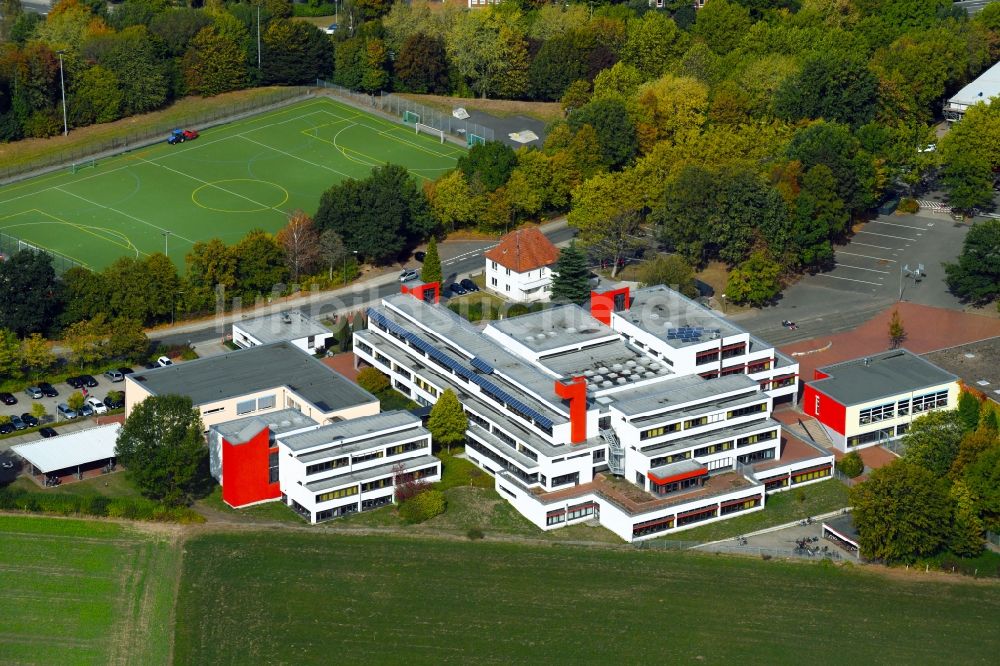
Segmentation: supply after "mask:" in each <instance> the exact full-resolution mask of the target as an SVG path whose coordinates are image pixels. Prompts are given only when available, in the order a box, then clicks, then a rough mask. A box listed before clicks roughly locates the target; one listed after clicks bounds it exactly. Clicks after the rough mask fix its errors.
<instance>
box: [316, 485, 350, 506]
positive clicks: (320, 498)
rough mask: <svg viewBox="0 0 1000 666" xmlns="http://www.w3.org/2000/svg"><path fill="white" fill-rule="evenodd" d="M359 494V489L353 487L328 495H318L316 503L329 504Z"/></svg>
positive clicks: (332, 491) (333, 491)
mask: <svg viewBox="0 0 1000 666" xmlns="http://www.w3.org/2000/svg"><path fill="white" fill-rule="evenodd" d="M357 494H358V487H357V486H351V487H350V488H340V489H338V490H331V491H330V492H328V493H320V494H319V495H316V503H317V504H319V503H320V502H329V501H330V500H335V499H340V498H342V497H350V496H351V495H357Z"/></svg>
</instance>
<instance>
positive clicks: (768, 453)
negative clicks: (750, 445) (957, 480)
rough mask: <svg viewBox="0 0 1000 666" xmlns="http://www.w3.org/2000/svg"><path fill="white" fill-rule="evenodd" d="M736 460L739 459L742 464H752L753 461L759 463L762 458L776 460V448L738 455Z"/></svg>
mask: <svg viewBox="0 0 1000 666" xmlns="http://www.w3.org/2000/svg"><path fill="white" fill-rule="evenodd" d="M736 460H737V461H739V463H740V464H741V465H751V464H753V463H757V462H760V461H762V460H774V449H764V450H763V451H754V452H753V453H748V454H746V455H742V456H737V458H736Z"/></svg>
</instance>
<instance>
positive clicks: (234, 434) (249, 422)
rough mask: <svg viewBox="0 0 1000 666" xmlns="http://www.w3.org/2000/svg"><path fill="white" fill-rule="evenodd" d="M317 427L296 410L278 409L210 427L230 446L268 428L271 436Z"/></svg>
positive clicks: (240, 442)
mask: <svg viewBox="0 0 1000 666" xmlns="http://www.w3.org/2000/svg"><path fill="white" fill-rule="evenodd" d="M316 425H319V423H317V422H316V421H314V420H313V419H311V418H309V417H308V416H306V415H305V414H303V413H302V412H300V411H298V410H297V409H279V410H278V411H276V412H269V413H267V414H256V415H254V416H245V417H243V418H241V419H233V420H232V421H226V422H225V423H219V424H216V425H214V426H212V428H213V429H215V430H218V431H219V434H221V435H222V436H223V437H225V438H226V441H227V442H229V443H230V444H243V443H245V442H247V441H249V440H250V439H251V438H252V437H254V436H255V435H256V434H257V433H259V432H260V431H261V430H263V429H264V428H269V429H270V430H271V434H272V435H281V434H282V433H286V432H291V431H293V430H299V429H300V428H308V427H310V426H316Z"/></svg>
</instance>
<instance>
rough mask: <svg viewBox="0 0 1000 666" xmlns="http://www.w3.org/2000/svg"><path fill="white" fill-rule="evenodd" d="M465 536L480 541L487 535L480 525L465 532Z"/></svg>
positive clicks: (470, 539)
mask: <svg viewBox="0 0 1000 666" xmlns="http://www.w3.org/2000/svg"><path fill="white" fill-rule="evenodd" d="M465 536H466V537H468V538H469V541H478V540H479V539H482V538H483V537H485V536H486V535H485V534H483V531H482V530H481V529H479V528H478V527H470V528H469V531H468V532H466V533H465Z"/></svg>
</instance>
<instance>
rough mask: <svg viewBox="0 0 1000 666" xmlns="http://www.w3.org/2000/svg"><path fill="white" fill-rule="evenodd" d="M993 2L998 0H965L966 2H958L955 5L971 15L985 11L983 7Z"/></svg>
mask: <svg viewBox="0 0 1000 666" xmlns="http://www.w3.org/2000/svg"><path fill="white" fill-rule="evenodd" d="M991 2H997V0H964V2H956V3H955V6H956V7H961V8H962V9H964V10H965V11H966V12H967V13H968V14H969V16H974V15H975V14H978V13H979V12H981V11H983V7H985V6H986V5H988V4H990V3H991Z"/></svg>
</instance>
